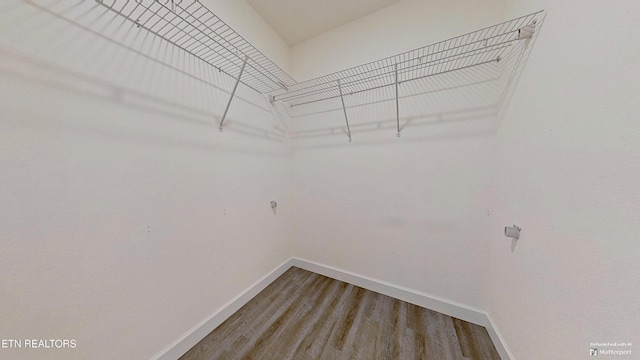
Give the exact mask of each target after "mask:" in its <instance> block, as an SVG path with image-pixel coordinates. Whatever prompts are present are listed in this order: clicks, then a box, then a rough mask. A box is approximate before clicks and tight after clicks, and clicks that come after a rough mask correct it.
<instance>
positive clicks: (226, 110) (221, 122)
mask: <svg viewBox="0 0 640 360" xmlns="http://www.w3.org/2000/svg"><path fill="white" fill-rule="evenodd" d="M247 60H249V57H248V56H246V57H245V58H244V62H243V63H242V67H241V68H240V74H238V78H237V79H236V83H235V85H233V90H232V91H231V96H230V97H229V101H228V102H227V107H226V108H225V109H224V113H223V114H222V119H220V125H219V126H218V130H220V132H222V124H224V119H225V118H226V117H227V112H229V106H231V101H232V100H233V97H234V96H235V95H236V90H237V89H238V84H239V83H240V78H242V73H243V72H244V68H245V66H246V65H247Z"/></svg>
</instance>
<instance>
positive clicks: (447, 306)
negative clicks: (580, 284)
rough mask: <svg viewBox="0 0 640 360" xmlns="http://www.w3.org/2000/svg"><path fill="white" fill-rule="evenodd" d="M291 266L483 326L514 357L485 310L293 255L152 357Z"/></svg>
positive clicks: (189, 340)
mask: <svg viewBox="0 0 640 360" xmlns="http://www.w3.org/2000/svg"><path fill="white" fill-rule="evenodd" d="M292 266H295V267H298V268H301V269H305V270H309V271H312V272H315V273H317V274H320V275H324V276H327V277H330V278H333V279H336V280H340V281H344V282H346V283H349V284H353V285H356V286H359V287H361V288H364V289H367V290H371V291H375V292H378V293H381V294H384V295H387V296H391V297H394V298H396V299H400V300H402V301H406V302H408V303H411V304H415V305H418V306H422V307H425V308H428V309H431V310H434V311H438V312H441V313H443V314H445V315H449V316H452V317H455V318H458V319H461V320H464V321H468V322H470V323H474V324H477V325H481V326H484V327H485V328H486V329H487V332H488V333H489V336H490V337H491V340H492V341H493V343H494V345H495V346H496V350H497V351H498V354H500V358H502V360H515V359H514V357H513V354H512V353H511V351H510V350H509V347H508V346H507V344H506V342H505V341H504V338H503V337H502V334H501V333H500V331H498V329H497V327H496V324H495V323H494V322H493V320H492V319H491V317H490V316H489V314H487V312H485V311H482V310H479V309H476V308H473V307H470V306H467V305H464V304H461V303H458V302H455V301H450V300H447V299H443V298H440V297H438V296H434V295H430V294H427V293H423V292H420V291H416V290H413V289H409V288H405V287H402V286H397V285H393V284H390V283H387V282H384V281H381V280H378V279H374V278H370V277H368V276H364V275H360V274H356V273H352V272H349V271H344V270H341V269H338V268H335V267H332V266H327V265H323V264H319V263H316V262H313V261H309V260H305V259H300V258H295V257H294V258H291V259H289V260H287V261H285V262H284V263H282V264H281V265H280V266H278V267H277V268H275V269H274V270H273V271H271V272H270V273H269V274H267V275H265V276H264V277H262V278H261V279H260V280H258V281H257V282H255V283H254V284H253V285H251V286H250V287H248V288H247V289H246V290H245V291H243V292H242V293H241V294H240V295H238V296H236V297H235V298H234V299H232V300H231V301H229V302H228V303H227V304H225V305H224V306H222V307H221V308H219V309H218V310H216V311H215V312H214V313H213V314H212V315H211V316H209V318H207V319H205V320H203V321H202V322H200V323H199V324H198V325H196V326H194V327H193V328H192V329H191V330H190V331H188V332H187V333H186V334H184V335H183V336H182V337H180V338H179V339H177V340H176V341H174V342H173V343H172V344H171V345H169V346H167V347H166V348H165V349H164V350H162V351H161V352H160V353H158V354H157V355H156V356H154V359H158V360H175V359H177V358H179V357H180V356H182V355H183V354H184V353H186V352H187V351H188V350H189V349H191V348H192V347H193V346H194V345H195V344H197V343H198V342H199V341H200V340H202V339H203V338H204V337H205V336H207V335H208V334H209V333H210V332H211V331H213V330H214V329H215V328H216V327H218V326H219V325H220V324H222V323H223V322H224V321H225V320H226V319H227V318H229V317H230V316H231V315H233V313H235V312H236V311H238V309H240V308H241V307H242V306H243V305H244V304H246V303H247V302H249V300H251V299H252V298H253V297H254V296H256V295H257V294H258V293H260V291H262V290H263V289H264V288H266V287H267V286H268V285H269V284H271V283H272V282H273V281H274V280H276V279H277V278H278V277H280V275H282V274H283V273H284V272H285V271H287V270H288V269H289V268H291V267H292Z"/></svg>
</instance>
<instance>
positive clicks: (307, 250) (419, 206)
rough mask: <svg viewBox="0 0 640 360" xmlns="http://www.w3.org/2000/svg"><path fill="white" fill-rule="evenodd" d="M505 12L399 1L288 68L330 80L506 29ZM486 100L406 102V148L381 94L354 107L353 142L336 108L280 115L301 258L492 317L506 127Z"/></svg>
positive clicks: (483, 91) (482, 89)
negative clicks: (500, 25)
mask: <svg viewBox="0 0 640 360" xmlns="http://www.w3.org/2000/svg"><path fill="white" fill-rule="evenodd" d="M427 3H428V4H427ZM494 5H495V6H494ZM492 6H493V7H492ZM429 9H430V10H429ZM501 9H502V8H501V7H500V6H498V5H496V4H494V3H492V4H489V5H481V4H479V3H478V2H474V1H469V2H462V3H460V2H457V3H455V4H454V3H452V2H446V4H445V2H438V1H436V2H419V1H418V2H414V1H400V2H399V3H398V4H394V5H391V6H389V7H387V8H385V9H383V10H381V11H378V12H376V13H373V14H371V15H369V16H367V17H365V18H362V19H359V20H357V21H356V22H354V23H352V24H348V25H346V26H344V27H341V28H339V29H336V30H334V31H332V32H331V33H328V34H325V35H323V36H321V37H317V38H315V39H312V40H310V41H308V42H307V43H305V44H303V45H300V46H297V47H294V48H293V49H292V59H293V60H292V68H293V69H294V72H295V71H298V73H297V75H298V76H300V77H306V76H308V74H310V72H309V71H307V69H309V70H311V69H313V71H314V72H315V71H319V72H326V71H331V70H334V69H341V68H345V67H347V66H350V65H356V64H359V63H361V62H366V61H370V60H374V59H375V58H376V57H380V56H384V55H390V54H394V53H396V52H399V51H406V50H409V49H411V48H412V47H416V46H424V45H428V44H429V43H430V42H431V41H436V40H442V36H445V38H446V37H450V36H455V35H459V34H463V33H465V32H466V31H468V30H474V29H478V28H481V27H484V26H489V25H492V24H494V23H497V22H500V21H504V18H503V17H502V14H501ZM416 13H419V14H421V15H420V16H414V15H413V14H416ZM453 14H457V15H456V16H454V15H453ZM451 19H458V21H452V20H451ZM410 29H413V30H410ZM418 29H420V30H418ZM398 34H402V37H399V36H398ZM425 34H426V36H425ZM445 34H446V35H445ZM438 36H441V38H439V39H438V38H436V37H438ZM432 37H433V38H432ZM396 38H398V41H397V42H396V41H391V39H396ZM336 39H343V40H342V41H341V42H336V41H335V40H336ZM381 39H383V40H381ZM430 39H431V40H430ZM373 44H375V46H373ZM342 50H344V52H343V51H342ZM320 53H326V54H327V55H326V56H318V55H317V54H320ZM302 66H304V67H305V69H302V68H301V67H302ZM461 74H462V76H460V75H461ZM478 74H481V75H478ZM314 75H315V74H314ZM446 76H449V78H448V79H444V77H446ZM476 76H484V74H483V73H482V72H477V71H476V72H469V73H465V72H461V73H459V74H454V75H444V77H438V78H434V79H429V81H425V82H424V84H423V85H422V86H424V87H425V89H424V91H425V92H429V91H430V89H429V87H430V86H435V87H438V85H441V86H448V85H447V84H449V85H450V84H452V83H456V82H458V81H465V82H467V83H469V82H474V80H473V79H474V77H476ZM434 84H435V85H434ZM414 85H415V84H414V83H412V84H409V85H402V86H403V88H402V89H406V86H414ZM402 89H401V90H402ZM384 91H393V90H392V89H391V90H390V89H383V90H381V92H384ZM488 92H490V93H493V92H495V89H494V88H492V85H488V83H487V82H482V83H481V84H479V85H473V86H464V87H461V88H459V89H453V90H446V91H440V92H435V93H432V94H428V95H426V96H420V97H414V96H401V99H400V109H401V123H402V127H406V128H405V129H404V130H403V131H402V136H401V137H400V138H396V131H395V127H396V123H395V102H394V101H393V100H386V101H378V99H379V98H380V97H384V94H377V95H376V94H374V95H362V96H361V98H359V99H355V98H356V97H357V96H354V97H348V98H346V100H345V101H346V103H347V112H348V114H349V115H348V116H349V123H350V129H351V132H352V135H353V142H352V143H348V142H347V136H346V131H347V130H346V127H345V120H344V114H343V112H342V108H341V105H340V104H339V99H338V100H336V101H335V102H336V106H334V107H333V108H332V109H331V110H329V111H328V110H326V109H324V108H322V106H324V105H319V104H312V105H310V106H309V107H305V110H304V111H306V114H303V115H300V114H298V113H296V112H299V111H302V110H296V108H294V109H291V110H288V109H284V110H285V111H288V112H289V113H290V114H292V118H291V120H292V123H291V124H290V127H291V129H292V133H293V134H294V136H297V137H296V138H295V140H294V141H293V142H292V144H293V149H294V194H295V206H296V212H295V226H296V229H295V231H296V232H295V237H296V249H295V253H296V255H297V256H300V257H302V258H305V259H309V260H311V261H316V262H319V263H323V264H327V265H329V266H333V267H336V268H339V269H344V270H346V271H350V272H354V273H359V274H366V276H370V277H373V278H377V279H380V280H382V281H385V282H388V283H391V284H396V285H399V286H403V287H407V288H410V289H414V290H416V291H420V292H424V293H427V294H430V295H432V296H435V297H440V298H444V299H447V300H451V301H455V302H459V303H462V304H466V305H468V306H471V307H475V308H479V309H485V308H486V307H487V303H486V286H487V277H488V261H487V260H488V256H489V254H488V251H489V248H488V244H487V241H488V239H489V232H488V231H489V223H490V222H489V214H488V204H489V199H488V198H487V196H488V190H489V188H490V185H489V179H490V172H489V169H488V167H489V165H490V161H491V160H490V153H489V151H490V148H491V147H490V145H491V139H492V137H493V135H494V133H495V131H496V129H497V126H498V125H499V121H498V118H497V117H496V116H495V113H496V111H495V106H497V103H496V102H493V103H491V102H490V103H488V104H487V103H486V101H485V100H486V99H485V95H487V93H488ZM371 93H374V92H371ZM378 95H380V97H378ZM387 95H388V94H387ZM366 96H370V98H369V99H367V98H366ZM425 98H426V99H425ZM387 99H394V98H393V96H391V97H387ZM354 101H355V102H359V103H367V104H368V105H367V106H354V104H355V102H354ZM461 101H463V102H461ZM314 106H317V109H314Z"/></svg>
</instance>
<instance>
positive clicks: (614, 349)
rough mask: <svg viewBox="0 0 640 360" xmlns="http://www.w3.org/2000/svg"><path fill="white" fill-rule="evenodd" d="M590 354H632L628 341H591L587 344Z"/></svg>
mask: <svg viewBox="0 0 640 360" xmlns="http://www.w3.org/2000/svg"><path fill="white" fill-rule="evenodd" d="M589 345H590V348H589V355H591V356H603V355H604V356H625V357H626V356H630V355H632V352H631V346H633V343H630V342H592V343H590V344H589Z"/></svg>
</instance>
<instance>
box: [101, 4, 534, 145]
mask: <svg viewBox="0 0 640 360" xmlns="http://www.w3.org/2000/svg"><path fill="white" fill-rule="evenodd" d="M96 2H98V3H99V4H100V5H102V6H104V7H106V8H107V9H108V10H110V11H112V12H114V13H115V14H117V15H119V16H121V17H123V18H124V19H126V20H128V21H130V22H131V23H133V24H134V25H135V26H137V27H139V28H143V29H145V30H147V31H149V32H151V33H153V34H155V35H156V36H158V37H160V38H162V39H164V40H166V41H168V42H170V43H172V44H174V45H175V46H177V47H178V48H180V49H182V50H184V51H185V52H187V53H189V54H191V55H193V56H195V57H197V58H199V59H200V60H202V61H204V62H205V63H207V64H209V65H211V66H213V67H214V68H216V69H218V71H220V72H223V73H225V74H227V75H229V76H231V77H233V78H234V79H236V84H235V86H234V88H233V91H232V93H231V96H230V99H229V101H228V103H227V107H226V109H225V111H224V113H223V115H222V119H221V121H220V130H221V131H222V125H223V123H224V120H225V117H226V116H227V112H228V111H229V106H230V105H231V102H232V100H233V97H234V95H235V92H236V89H237V87H238V84H240V83H242V84H244V85H245V86H247V87H249V88H251V89H253V90H255V91H257V92H259V93H262V94H267V95H269V99H270V101H271V103H272V104H273V105H275V104H276V103H279V104H284V105H287V107H289V108H295V107H300V106H303V105H309V104H313V103H320V102H324V101H328V100H329V101H330V100H333V101H330V102H331V103H334V102H335V101H338V102H339V103H340V105H341V110H342V112H343V114H344V120H345V122H346V130H347V133H348V136H349V140H350V141H351V131H350V129H349V119H348V114H347V106H345V97H346V96H349V95H354V94H361V93H365V92H370V91H373V90H378V89H385V88H391V89H393V92H394V97H395V112H396V122H397V135H398V136H400V110H399V100H398V99H399V92H400V91H401V90H403V89H404V88H406V85H403V84H406V83H410V82H414V81H416V80H420V79H422V80H425V79H427V78H429V77H433V76H437V75H443V74H447V73H453V72H456V71H460V70H464V71H468V70H469V69H473V68H477V67H482V66H495V65H496V64H497V65H501V64H502V63H503V62H504V59H505V58H509V59H510V60H511V59H513V58H514V57H519V56H522V54H523V53H524V52H523V51H519V50H518V49H522V46H519V45H520V44H522V43H524V44H525V45H524V46H525V47H526V45H528V43H529V42H530V41H532V40H533V39H535V37H536V35H537V32H538V31H539V28H540V27H541V25H542V22H543V19H544V11H538V12H535V13H532V14H529V15H525V16H521V17H519V18H516V19H513V20H509V21H505V22H503V23H500V24H496V25H493V26H489V27H486V28H484V29H480V30H477V31H473V32H470V33H467V34H464V35H460V36H456V37H454V38H451V39H448V40H444V41H441V42H438V43H434V44H431V45H427V46H424V47H421V48H418V49H414V50H411V51H407V52H404V53H401V54H397V55H394V56H390V57H387V58H384V59H381V60H376V61H373V62H369V63H366V64H363V65H359V66H355V67H352V68H349V69H346V70H342V71H338V72H335V73H332V74H329V75H325V76H321V77H318V78H315V79H311V80H307V81H303V82H299V83H298V82H296V81H295V80H294V79H293V78H292V77H291V76H289V75H288V74H287V73H286V72H285V71H283V70H282V69H281V68H280V67H279V66H278V65H276V64H275V63H273V62H272V61H271V60H270V59H269V58H268V57H266V56H265V55H264V54H263V53H262V52H261V51H260V50H258V49H257V48H255V47H254V46H253V45H251V43H249V42H248V41H247V40H246V39H245V38H243V37H242V36H241V35H239V34H238V33H237V32H236V31H235V30H233V29H232V28H231V27H229V26H228V25H227V24H226V23H225V22H224V21H222V20H221V19H220V18H219V17H218V16H216V15H215V14H214V13H213V12H211V11H210V10H209V9H207V7H205V6H204V5H203V4H202V3H201V2H200V0H96ZM401 85H402V89H401ZM403 91H404V90H403ZM274 109H275V107H274Z"/></svg>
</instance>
